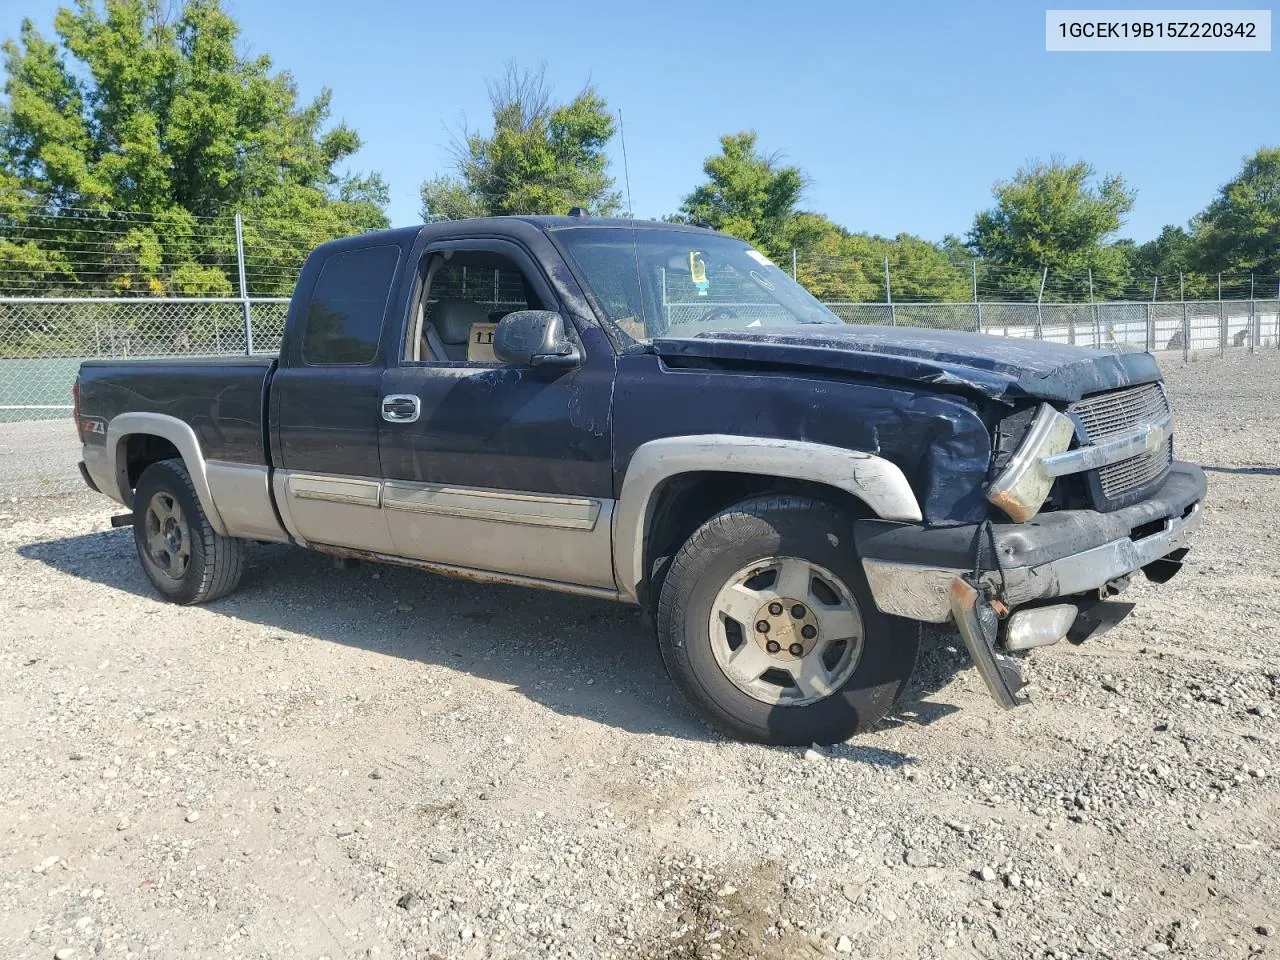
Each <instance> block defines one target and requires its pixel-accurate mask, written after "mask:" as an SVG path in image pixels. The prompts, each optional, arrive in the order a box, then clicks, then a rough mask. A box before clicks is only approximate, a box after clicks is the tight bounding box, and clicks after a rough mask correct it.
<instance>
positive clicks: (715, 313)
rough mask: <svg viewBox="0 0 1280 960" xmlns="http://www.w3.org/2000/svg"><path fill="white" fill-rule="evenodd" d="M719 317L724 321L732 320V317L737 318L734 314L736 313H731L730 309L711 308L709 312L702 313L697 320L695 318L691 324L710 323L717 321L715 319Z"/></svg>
mask: <svg viewBox="0 0 1280 960" xmlns="http://www.w3.org/2000/svg"><path fill="white" fill-rule="evenodd" d="M719 317H724V318H725V319H726V320H729V319H732V318H734V317H737V314H736V313H734V311H733V310H731V309H729V308H728V307H712V308H711V309H710V310H708V311H707V312H706V313H704V314H703V315H702V316H700V317H698V318H697V319H696V320H694V321H693V322H694V323H709V322H711V321H712V320H715V319H717V318H719Z"/></svg>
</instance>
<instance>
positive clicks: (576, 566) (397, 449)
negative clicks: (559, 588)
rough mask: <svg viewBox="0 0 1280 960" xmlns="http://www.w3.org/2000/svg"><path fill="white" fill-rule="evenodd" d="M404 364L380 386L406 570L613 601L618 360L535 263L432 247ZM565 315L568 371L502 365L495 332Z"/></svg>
mask: <svg viewBox="0 0 1280 960" xmlns="http://www.w3.org/2000/svg"><path fill="white" fill-rule="evenodd" d="M412 269H413V270H414V271H415V278H416V279H415V287H414V291H413V293H412V295H411V298H410V311H409V321H408V323H407V325H406V326H407V329H406V332H405V335H404V337H403V341H404V342H403V343H402V345H401V350H400V351H399V354H398V357H396V355H394V354H393V355H392V356H393V357H395V358H396V361H398V362H392V364H391V365H389V366H388V368H387V370H386V372H385V373H384V374H383V377H382V410H381V415H380V419H381V422H380V424H379V443H380V456H381V462H382V470H383V476H384V478H385V482H384V484H383V490H382V506H383V513H384V514H385V516H386V518H387V522H388V525H389V530H390V535H391V539H392V543H393V544H394V546H395V552H396V553H397V554H399V555H401V556H405V557H412V558H416V559H421V560H426V561H430V562H433V563H439V564H445V565H451V566H456V567H463V568H468V569H473V570H485V571H494V572H500V573H506V574H514V575H518V576H525V577H531V578H536V579H541V580H554V581H559V582H562V583H572V584H579V585H584V586H589V587H600V588H605V589H613V587H614V578H613V563H612V545H611V540H612V530H611V527H612V515H613V505H614V501H613V480H612V468H611V452H612V451H611V446H612V438H611V427H610V402H611V394H612V382H613V375H614V357H613V351H612V347H611V345H610V344H609V342H608V341H607V339H606V338H605V337H604V336H603V333H602V332H601V331H600V330H599V328H598V327H595V326H586V325H584V324H580V325H578V326H577V327H575V326H574V323H573V318H572V317H570V316H569V315H567V314H565V308H564V306H563V305H562V304H561V303H560V302H559V301H558V300H557V298H556V297H555V295H554V294H553V292H552V286H551V285H550V284H549V282H548V281H547V279H546V277H545V276H544V275H543V273H542V271H541V270H540V268H539V267H538V266H537V265H536V263H535V261H534V259H533V258H532V257H531V256H530V255H528V254H527V253H526V251H525V250H524V248H523V247H522V246H520V245H518V244H516V243H514V242H511V241H504V240H455V241H441V242H437V243H434V244H431V245H429V246H428V247H427V248H426V249H425V251H424V253H423V255H422V257H421V259H420V260H419V262H418V263H416V264H414V265H413V268H412ZM523 309H548V310H557V311H560V312H561V313H562V314H563V315H565V320H566V324H567V325H569V326H570V328H571V329H572V330H573V331H574V332H573V334H572V335H574V336H576V337H578V338H579V340H580V346H582V348H583V350H582V353H583V362H582V363H581V365H579V366H577V367H575V368H572V369H568V370H564V369H560V370H553V369H546V368H540V367H531V366H510V365H506V364H502V363H499V362H498V361H497V360H496V359H495V358H494V355H493V351H492V347H491V342H492V336H493V330H494V328H495V327H496V325H497V322H498V321H499V320H500V319H501V318H502V317H503V316H504V315H505V314H507V313H510V312H513V311H515V310H523Z"/></svg>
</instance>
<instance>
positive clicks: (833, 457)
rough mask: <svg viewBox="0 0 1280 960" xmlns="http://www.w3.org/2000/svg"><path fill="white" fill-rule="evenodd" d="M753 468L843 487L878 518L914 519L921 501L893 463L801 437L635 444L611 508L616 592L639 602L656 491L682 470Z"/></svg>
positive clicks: (678, 439) (721, 437)
mask: <svg viewBox="0 0 1280 960" xmlns="http://www.w3.org/2000/svg"><path fill="white" fill-rule="evenodd" d="M698 471H714V472H719V473H752V474H759V475H762V476H772V477H782V478H786V479H788V480H808V481H811V482H814V483H821V484H825V485H826V486H830V487H836V488H838V489H840V490H844V491H846V492H848V493H850V494H852V495H853V496H855V497H857V498H858V499H860V500H862V501H863V502H864V503H866V504H867V506H868V507H870V508H871V509H872V510H873V511H874V512H875V514H876V516H878V517H880V518H881V519H882V520H901V521H906V522H917V523H918V522H919V521H920V520H921V519H922V515H921V513H920V504H919V503H918V502H917V500H916V496H915V494H914V493H913V492H912V490H911V485H910V484H909V483H907V478H906V476H905V475H904V474H903V472H902V470H900V469H899V468H898V466H897V465H896V464H894V463H892V462H890V461H888V460H886V459H884V458H883V457H879V456H876V455H875V454H871V453H861V452H858V451H856V450H845V449H843V448H841V447H833V446H829V445H827V444H822V443H811V442H809V441H806V440H784V439H776V438H770V437H739V436H731V435H728V434H701V435H696V436H683V437H665V438H662V439H660V440H651V441H649V442H648V443H644V444H641V445H640V446H639V447H637V448H636V451H635V453H634V454H633V455H632V457H631V461H630V463H629V464H628V465H627V472H626V475H625V477H624V478H623V481H622V489H621V491H620V493H619V496H618V505H617V508H616V509H615V510H614V514H613V524H614V526H613V543H614V549H613V564H614V574H615V576H616V579H617V584H618V590H619V592H620V593H621V594H622V595H623V596H624V597H625V598H627V599H631V600H637V599H638V597H639V587H640V584H641V582H642V581H643V580H644V545H645V541H646V539H647V538H648V534H649V527H650V525H651V522H652V519H653V517H652V513H653V499H654V493H655V491H657V489H658V488H659V487H660V486H662V484H663V483H664V482H666V481H667V480H669V479H671V478H672V477H675V476H678V475H679V474H682V473H694V472H698Z"/></svg>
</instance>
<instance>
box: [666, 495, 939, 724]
mask: <svg viewBox="0 0 1280 960" xmlns="http://www.w3.org/2000/svg"><path fill="white" fill-rule="evenodd" d="M852 523H853V521H852V518H850V517H849V516H848V515H847V514H845V513H844V512H843V511H840V510H838V509H836V508H835V507H832V506H830V505H828V504H825V503H822V502H820V501H815V500H810V499H807V498H801V497H780V498H761V499H755V500H749V501H745V502H743V503H739V504H737V505H735V506H732V507H729V508H728V509H726V510H724V511H722V512H721V513H719V514H717V515H716V516H714V517H712V518H711V519H710V520H708V521H707V522H706V523H704V524H703V525H702V526H701V527H699V528H698V530H696V531H695V532H694V533H693V535H692V536H691V537H690V538H689V539H688V541H687V542H686V543H685V544H684V546H683V547H681V548H680V550H679V551H678V552H677V554H676V556H675V557H674V558H673V560H672V562H671V566H670V569H669V572H668V574H667V577H666V579H665V580H664V581H663V584H662V589H661V593H660V595H659V600H658V618H657V626H658V642H659V646H660V648H661V651H662V657H663V661H664V662H665V664H666V667H667V672H668V673H669V674H670V676H671V678H672V680H673V681H674V682H675V684H676V686H677V687H679V688H680V690H681V691H682V692H683V693H684V694H685V696H686V697H688V699H689V700H690V701H691V702H692V703H693V705H694V706H695V707H696V708H697V709H698V710H699V711H700V712H701V713H702V714H703V715H704V716H705V717H706V718H707V719H708V720H709V721H710V722H711V723H712V725H714V726H715V727H716V728H718V729H719V730H720V731H722V732H723V733H725V734H727V735H728V736H731V737H735V738H739V739H743V740H753V741H757V742H760V743H770V744H780V745H797V744H808V743H836V742H840V741H843V740H847V739H848V738H849V737H851V736H853V735H854V734H856V733H863V732H865V731H867V730H869V729H871V728H872V727H873V726H874V725H875V724H876V723H878V722H879V721H880V720H881V719H883V718H884V717H885V716H886V715H887V714H888V713H889V711H890V710H891V709H892V708H893V705H894V703H895V702H896V701H897V699H898V697H899V696H900V695H901V693H902V691H903V689H904V688H905V687H906V684H907V681H908V680H909V679H910V678H911V673H912V671H913V670H914V669H915V663H916V655H917V653H918V652H919V647H920V628H919V624H917V623H915V622H913V621H910V620H903V619H901V618H898V617H891V616H889V615H887V614H884V613H881V612H880V611H879V610H878V609H877V608H876V605H875V601H874V600H873V599H872V597H871V591H870V589H869V587H868V586H867V581H866V577H865V575H864V574H863V572H862V564H861V563H860V562H859V560H858V557H857V555H856V554H855V553H854V551H853V534H852Z"/></svg>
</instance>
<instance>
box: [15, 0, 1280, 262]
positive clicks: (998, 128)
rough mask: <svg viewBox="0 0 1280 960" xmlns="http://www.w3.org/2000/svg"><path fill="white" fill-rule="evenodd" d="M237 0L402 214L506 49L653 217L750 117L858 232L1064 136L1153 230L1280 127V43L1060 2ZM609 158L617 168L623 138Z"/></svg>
mask: <svg viewBox="0 0 1280 960" xmlns="http://www.w3.org/2000/svg"><path fill="white" fill-rule="evenodd" d="M224 3H225V4H226V6H227V7H228V9H229V10H230V11H231V12H232V13H233V14H234V15H235V16H236V17H237V18H238V19H239V20H240V22H241V24H242V26H243V31H244V32H243V38H242V41H243V46H244V48H245V49H246V51H248V52H251V53H260V52H267V53H269V54H271V56H272V58H273V59H274V61H275V64H276V66H277V68H282V69H287V70H289V71H291V72H292V73H293V74H294V75H295V76H296V77H297V79H298V82H299V84H300V87H301V89H302V92H303V94H304V95H307V96H310V95H314V94H315V93H316V92H317V91H318V90H319V89H320V88H321V87H323V86H328V87H331V88H332V89H333V93H334V97H333V106H334V116H335V118H342V119H345V120H346V121H348V122H349V123H351V124H352V125H353V126H355V127H356V129H357V130H358V131H359V132H360V134H361V136H362V137H363V138H364V142H365V147H364V149H363V150H362V151H361V153H360V154H359V156H358V157H357V158H356V161H355V166H356V167H357V168H360V169H378V170H381V171H382V173H383V174H384V175H385V176H386V178H387V179H388V181H389V182H390V185H391V206H390V214H391V218H392V221H393V222H394V223H396V224H404V223H411V222H416V221H417V220H418V219H419V204H418V185H419V183H420V182H421V181H422V180H423V179H424V178H426V177H427V176H430V175H432V174H434V173H438V172H444V171H446V170H447V168H448V164H449V154H448V145H449V140H450V135H451V131H453V130H456V129H457V128H458V127H459V126H460V124H461V123H462V122H463V120H464V119H465V120H467V121H468V122H469V123H470V124H471V125H472V126H483V125H484V124H485V122H486V120H487V98H486V92H485V81H486V79H488V78H491V77H493V76H495V75H497V74H498V73H500V72H501V70H502V68H503V64H504V63H505V62H506V61H507V60H508V59H511V58H516V59H517V60H519V61H520V62H521V63H523V64H527V65H531V66H537V65H538V64H539V63H542V62H545V63H546V65H547V75H548V78H549V80H550V81H551V84H552V86H553V87H554V89H555V91H556V92H557V93H558V94H561V95H563V96H565V97H568V96H571V95H572V94H574V93H576V92H577V91H578V90H579V89H580V88H581V87H582V86H583V85H584V84H585V83H587V82H588V81H589V82H591V83H593V84H594V85H595V86H596V87H597V89H598V90H599V91H600V92H601V93H602V94H603V95H604V96H605V97H606V98H607V99H608V101H609V103H610V105H611V106H612V107H614V108H619V107H620V108H622V110H623V114H624V119H625V123H626V138H627V148H628V151H629V154H630V157H629V159H630V169H631V188H632V196H633V201H634V207H635V211H636V214H637V215H638V216H661V215H662V214H664V213H670V212H673V211H674V210H675V209H676V208H677V207H678V206H679V203H680V200H681V197H682V196H683V195H684V194H685V193H687V192H688V191H689V190H690V189H691V188H692V186H694V185H695V184H696V183H697V182H698V181H699V179H700V177H701V166H702V161H703V159H704V158H705V157H706V156H707V155H708V154H710V153H713V152H715V150H716V148H717V138H718V137H719V136H720V134H722V133H726V132H731V131H737V130H741V129H744V128H753V129H755V130H756V131H758V132H759V134H760V142H761V145H762V146H763V147H764V148H765V149H766V150H769V151H775V150H776V151H779V152H781V153H782V154H783V155H784V156H785V157H786V159H787V160H788V161H789V162H792V163H795V164H798V165H799V166H800V167H802V168H803V169H804V171H805V172H806V173H807V174H808V175H809V176H810V177H811V178H812V181H813V184H812V186H811V188H810V189H809V191H808V194H807V195H806V198H805V206H806V207H807V208H809V209H813V210H818V211H821V212H824V213H826V214H827V215H829V216H830V217H832V218H833V219H834V220H836V221H837V222H839V223H842V224H844V225H845V226H847V227H849V228H850V229H853V230H865V231H869V232H873V233H881V234H886V235H895V234H897V233H899V232H904V231H905V232H909V233H914V234H918V235H920V236H923V237H925V238H927V239H931V240H938V239H941V238H942V236H944V235H945V234H947V233H952V232H956V233H963V232H964V231H965V230H967V229H968V227H969V226H970V224H971V223H972V220H973V215H974V212H975V211H976V210H978V209H979V208H981V207H983V206H985V205H988V204H989V202H990V197H991V186H992V183H993V181H995V180H997V179H1001V178H1007V177H1009V176H1011V175H1012V174H1013V172H1014V171H1015V170H1016V169H1017V168H1018V167H1019V166H1020V165H1022V164H1023V163H1025V162H1026V161H1028V160H1031V159H1034V158H1037V157H1039V158H1047V157H1049V156H1050V155H1051V154H1061V155H1062V156H1064V157H1066V158H1067V159H1068V160H1074V159H1085V160H1088V161H1089V162H1091V163H1093V164H1094V166H1095V167H1096V168H1097V169H1098V171H1099V172H1100V173H1111V172H1114V173H1121V174H1123V175H1124V176H1125V178H1126V179H1127V180H1128V182H1129V183H1130V185H1131V186H1133V187H1135V188H1136V189H1137V191H1138V200H1137V205H1136V207H1135V209H1134V212H1133V214H1132V215H1131V217H1130V219H1129V222H1128V224H1127V225H1126V227H1125V229H1124V231H1123V232H1122V235H1124V236H1131V237H1133V238H1135V239H1137V240H1138V241H1143V240H1147V239H1150V238H1151V237H1153V236H1154V235H1155V234H1156V233H1158V232H1159V230H1160V228H1161V226H1163V225H1164V224H1166V223H1177V224H1184V223H1185V222H1186V220H1187V219H1188V218H1189V217H1191V216H1192V215H1193V214H1194V213H1196V212H1197V211H1198V210H1200V209H1201V208H1202V207H1203V206H1204V205H1205V204H1206V203H1207V202H1208V201H1209V200H1210V198H1211V197H1212V195H1213V193H1214V191H1215V190H1216V189H1217V188H1218V187H1219V186H1220V185H1221V184H1222V183H1223V182H1225V181H1226V180H1228V179H1230V177H1231V176H1232V175H1233V174H1234V173H1235V172H1236V171H1237V170H1238V169H1239V166H1240V162H1241V159H1242V157H1243V156H1244V155H1245V154H1247V153H1250V152H1252V151H1253V150H1255V149H1257V148H1258V147H1259V146H1262V145H1264V144H1276V143H1280V124H1278V123H1277V121H1280V105H1278V104H1277V101H1276V96H1275V95H1276V90H1277V89H1280V83H1278V82H1277V81H1280V70H1278V69H1277V62H1276V57H1277V56H1280V54H1277V53H1274V52H1273V53H1249V54H1244V53H1241V54H1225V53H1185V54H1176V53H1121V54H1116V53H1046V52H1045V50H1044V11H1045V7H1046V5H1045V4H1031V3H1004V4H998V3H982V2H970V3H915V4H910V3H876V4H871V3H864V2H808V3H804V2H800V3H792V4H786V3H779V2H777V0H770V2H767V3H765V2H759V0H739V2H736V3H731V2H723V0H701V2H693V0H685V2H671V0H631V2H617V0H614V2H607V0H593V2H585V3H581V2H546V0H544V2H543V3H539V4H533V3H529V2H527V0H525V2H507V0H487V2H485V3H470V2H456V3H450V2H442V0H433V2H422V0H418V2H410V0H403V2H402V0H366V2H364V3H352V2H351V0H306V2H301V0H224ZM57 5H58V4H57V3H56V2H54V0H21V2H15V0H0V34H3V35H5V36H13V35H14V34H15V33H16V31H17V26H18V22H19V20H20V18H21V17H22V16H23V15H24V14H25V15H30V16H33V17H35V19H36V20H37V22H38V23H40V24H41V25H42V27H44V28H47V26H48V24H49V23H50V22H51V20H52V15H53V10H54V9H56V7H57ZM1129 5H1130V6H1139V5H1137V4H1129ZM1198 5H1199V6H1202V7H1203V6H1209V4H1207V3H1206V2H1205V0H1199V3H1198ZM1054 6H1066V4H1055V5H1054ZM1224 6H1230V5H1224ZM612 154H613V157H614V172H615V175H616V176H617V179H618V182H619V185H620V186H621V184H622V181H623V177H622V172H623V171H622V162H621V151H620V149H618V145H617V142H616V140H615V143H614V147H613V150H612Z"/></svg>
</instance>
